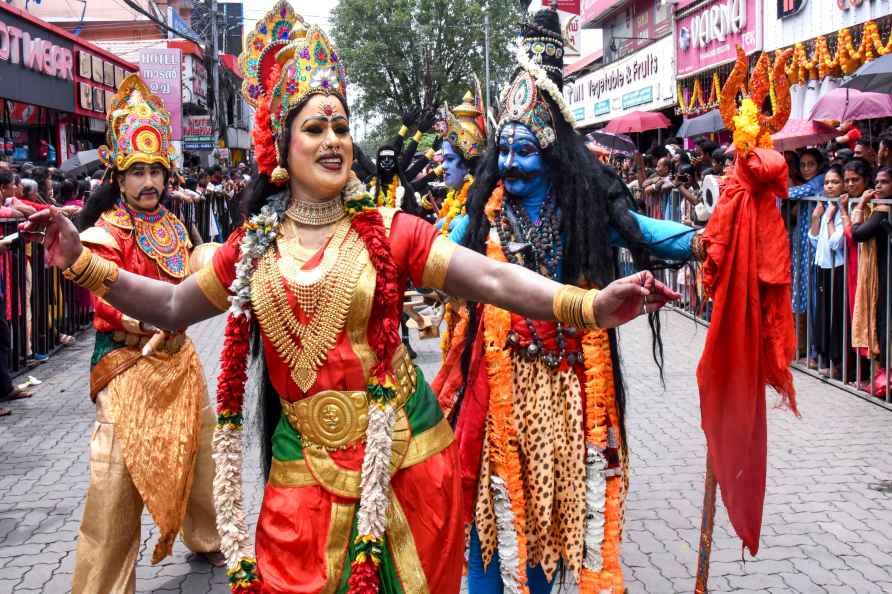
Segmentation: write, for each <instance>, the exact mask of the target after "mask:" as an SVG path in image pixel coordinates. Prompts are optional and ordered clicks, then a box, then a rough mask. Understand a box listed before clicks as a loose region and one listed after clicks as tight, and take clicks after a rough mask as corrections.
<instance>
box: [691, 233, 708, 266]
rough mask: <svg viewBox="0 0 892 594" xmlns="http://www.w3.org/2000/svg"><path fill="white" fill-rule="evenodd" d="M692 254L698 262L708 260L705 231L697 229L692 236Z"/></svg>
mask: <svg viewBox="0 0 892 594" xmlns="http://www.w3.org/2000/svg"><path fill="white" fill-rule="evenodd" d="M691 255H693V256H694V258H695V259H696V260H697V261H698V262H705V261H706V244H704V243H703V231H697V232H696V233H694V236H693V237H692V238H691Z"/></svg>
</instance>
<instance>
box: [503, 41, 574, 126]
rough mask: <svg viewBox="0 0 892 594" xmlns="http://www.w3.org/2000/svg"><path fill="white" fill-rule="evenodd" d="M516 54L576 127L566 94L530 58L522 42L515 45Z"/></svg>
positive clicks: (568, 121) (565, 117)
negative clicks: (565, 97)
mask: <svg viewBox="0 0 892 594" xmlns="http://www.w3.org/2000/svg"><path fill="white" fill-rule="evenodd" d="M514 55H515V57H516V58H517V63H518V64H520V67H521V68H523V69H524V70H526V71H527V72H529V73H530V74H531V75H532V77H533V78H534V79H535V81H536V86H537V87H539V88H540V89H542V90H543V91H545V92H546V93H548V94H549V95H550V96H551V99H552V100H553V101H554V102H555V104H556V105H557V106H558V108H559V109H560V110H561V115H562V116H564V119H565V120H566V121H567V123H568V124H570V126H572V127H574V128H575V127H576V118H575V117H573V112H572V111H570V106H569V105H567V101H566V100H565V99H564V95H563V94H562V93H561V90H560V89H558V87H557V85H556V84H554V81H553V80H551V79H550V78H548V73H547V72H545V69H544V68H542V67H541V66H539V65H538V64H536V63H535V62H533V61H532V60H530V57H529V55H527V50H526V49H525V48H524V47H523V45H522V44H521V43H518V44H517V46H516V47H515V49H514Z"/></svg>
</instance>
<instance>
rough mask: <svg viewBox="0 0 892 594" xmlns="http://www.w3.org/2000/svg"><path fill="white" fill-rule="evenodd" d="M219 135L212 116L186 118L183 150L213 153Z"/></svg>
mask: <svg viewBox="0 0 892 594" xmlns="http://www.w3.org/2000/svg"><path fill="white" fill-rule="evenodd" d="M216 138H217V135H216V134H215V133H214V124H213V122H212V121H211V116H207V115H204V116H194V115H193V116H186V117H185V118H183V150H187V151H211V150H214V142H215V141H216Z"/></svg>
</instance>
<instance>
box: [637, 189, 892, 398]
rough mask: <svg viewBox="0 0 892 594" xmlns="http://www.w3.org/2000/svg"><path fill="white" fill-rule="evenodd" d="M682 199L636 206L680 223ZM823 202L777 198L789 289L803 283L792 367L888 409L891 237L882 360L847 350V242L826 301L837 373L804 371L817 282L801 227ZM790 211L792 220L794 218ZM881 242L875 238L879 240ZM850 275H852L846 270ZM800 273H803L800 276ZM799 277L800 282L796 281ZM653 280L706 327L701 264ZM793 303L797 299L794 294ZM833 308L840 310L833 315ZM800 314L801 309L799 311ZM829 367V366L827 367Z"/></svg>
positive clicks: (674, 195)
mask: <svg viewBox="0 0 892 594" xmlns="http://www.w3.org/2000/svg"><path fill="white" fill-rule="evenodd" d="M682 199H683V198H682V197H681V196H680V194H679V193H678V192H677V191H672V192H670V193H669V195H667V196H663V197H661V198H660V199H659V200H658V199H655V198H650V199H648V198H646V199H645V200H644V203H643V204H642V205H641V206H642V210H644V214H647V215H648V216H652V217H655V218H666V213H667V212H669V213H670V215H669V216H670V217H671V219H672V220H676V221H678V222H681V221H679V214H680V213H681V210H682V209H681V208H680V205H681V200H682ZM818 201H823V202H825V203H831V202H832V203H837V202H838V200H837V199H833V198H830V199H828V198H824V197H811V198H802V199H798V200H782V201H780V208H781V211H782V214H783V216H784V222H785V225H786V228H787V232H788V234H789V238H790V248H791V259H792V265H793V273H794V275H795V277H796V279H795V282H794V291H795V289H796V288H797V287H798V286H799V285H800V284H804V285H805V296H806V297H805V306H804V309H803V308H800V307H796V308H795V309H794V311H795V313H794V323H795V328H796V337H797V352H796V359H795V362H794V363H793V367H794V368H796V369H798V370H800V371H802V372H804V373H807V374H809V375H811V376H813V377H816V378H818V379H820V380H822V381H824V382H827V383H830V384H832V385H834V386H836V387H838V388H840V389H843V390H846V391H847V392H851V393H853V394H855V395H857V396H859V397H861V398H864V399H867V400H870V401H871V402H874V403H876V404H879V405H881V406H884V407H887V408H890V409H892V376H890V374H889V373H886V374H885V377H883V375H882V373H880V372H881V371H882V370H883V369H885V370H889V369H890V367H892V352H890V351H892V233H889V234H888V235H887V236H886V237H885V239H884V241H887V242H889V255H890V257H889V258H887V261H886V282H885V284H884V285H883V286H880V287H878V291H884V295H885V297H886V299H885V301H886V310H885V311H879V312H876V315H877V318H879V317H880V316H882V317H883V318H882V319H884V320H886V322H887V323H886V324H885V327H886V332H885V335H884V336H878V340H879V341H882V343H883V344H884V346H885V349H884V352H885V361H879V362H878V361H877V360H876V358H875V357H870V356H867V355H866V354H865V353H864V352H863V349H860V350H859V349H855V348H854V347H853V346H852V337H851V335H852V331H851V329H852V315H851V312H852V307H853V306H852V303H851V299H850V296H849V291H850V289H849V273H850V270H849V255H850V254H849V249H850V243H849V241H848V240H845V241H844V242H843V245H844V248H843V249H844V252H843V254H844V258H843V265H842V266H838V267H836V268H833V269H831V274H830V285H829V290H830V298H829V303H830V304H831V306H830V313H829V315H830V316H831V321H832V320H840V319H841V326H842V337H841V340H842V343H843V344H842V345H841V348H840V351H841V352H842V357H841V361H839V364H838V367H839V369H838V373H837V375H838V376H839V378H838V379H835V378H834V377H833V372H835V371H837V370H836V369H832V368H831V375H830V376H829V377H828V376H826V375H824V374H822V373H820V372H819V370H817V369H811V368H810V367H809V364H808V363H809V359H811V358H812V355H815V354H816V353H815V348H814V347H815V336H814V330H815V322H816V320H815V316H816V311H815V310H816V299H817V295H816V280H815V274H816V272H815V263H814V249H813V248H811V247H810V245H811V244H810V243H809V242H808V241H807V239H806V241H805V242H802V241H800V233H801V232H802V229H801V225H805V226H806V231H807V228H808V227H810V225H811V213H812V212H813V205H814V204H815V203H816V202H818ZM873 202H874V204H877V205H889V206H890V207H892V200H879V199H875V200H874V201H873ZM856 204H858V201H851V202H850V205H849V208H850V209H853V208H854V207H855V205H856ZM794 213H795V215H796V216H794ZM886 216H887V217H888V220H889V223H890V227H889V229H890V231H892V208H890V212H889V213H887V215H886ZM881 240H883V239H878V240H877V241H881ZM854 245H855V249H859V246H860V245H861V244H854ZM803 258H807V259H809V262H808V265H807V266H802V264H801V263H802V259H803ZM633 271H634V266H633V265H632V259H631V255H630V254H629V252H628V251H627V250H622V251H621V252H620V272H621V273H623V274H631V273H632V272H633ZM851 272H853V273H854V272H855V271H851ZM803 273H804V275H803ZM837 274H842V275H844V277H843V281H842V287H843V296H842V297H843V298H842V305H841V307H838V308H837V307H834V304H837V302H838V301H839V299H838V297H837V296H835V295H834V293H833V291H834V290H836V289H835V287H836V286H837V283H835V282H834V281H835V280H837V279H836V275H837ZM800 276H802V278H799V277H800ZM657 277H658V278H660V280H662V281H663V282H665V283H666V284H667V285H669V286H670V287H672V288H673V289H675V290H677V291H678V292H680V293H681V295H682V297H681V299H680V301H679V304H678V305H676V306H674V307H673V309H674V310H675V311H678V312H680V313H682V314H684V315H686V316H688V317H691V318H693V319H695V320H697V321H699V322H701V323H704V324H708V323H709V319H710V314H711V309H712V308H711V301H710V300H709V298H708V297H707V296H706V295H705V292H704V290H703V283H702V276H701V271H700V265H699V263H697V262H691V263H689V264H687V265H685V266H684V267H683V268H681V269H679V270H672V269H665V270H659V271H657ZM793 299H794V303H795V300H796V295H795V293H794V295H793ZM837 309H838V310H839V311H837ZM800 310H801V311H800ZM828 366H829V365H828ZM878 374H879V378H880V380H879V385H877V386H874V383H875V382H874V380H875V378H876V377H878ZM872 392H877V393H879V395H880V397H877V396H874V395H873V394H872Z"/></svg>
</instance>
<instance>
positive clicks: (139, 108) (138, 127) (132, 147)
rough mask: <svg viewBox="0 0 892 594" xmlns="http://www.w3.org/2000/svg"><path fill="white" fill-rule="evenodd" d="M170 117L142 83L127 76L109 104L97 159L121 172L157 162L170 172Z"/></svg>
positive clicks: (171, 152)
mask: <svg viewBox="0 0 892 594" xmlns="http://www.w3.org/2000/svg"><path fill="white" fill-rule="evenodd" d="M170 135H171V128H170V114H169V113H168V112H167V110H166V109H165V108H164V103H162V101H161V99H160V98H159V97H158V96H157V95H153V94H152V92H151V91H150V90H149V87H148V86H147V85H146V83H144V82H143V80H142V79H141V78H139V76H138V75H136V74H131V75H130V76H128V77H127V78H125V79H124V81H123V82H122V83H121V87H120V88H119V89H118V92H117V93H115V96H114V97H113V98H112V100H111V101H110V102H109V105H108V115H107V116H106V133H105V139H106V142H107V143H108V144H105V145H102V146H101V147H99V151H98V152H99V159H100V161H102V163H104V164H105V165H106V166H107V167H113V168H115V169H117V170H118V171H125V170H127V169H128V168H129V167H130V166H131V165H133V164H134V163H148V164H151V163H158V164H160V165H163V166H164V168H165V169H170V168H171V166H172V164H173V158H174V156H175V155H176V149H175V148H174V147H173V144H172V143H171V142H170Z"/></svg>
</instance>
